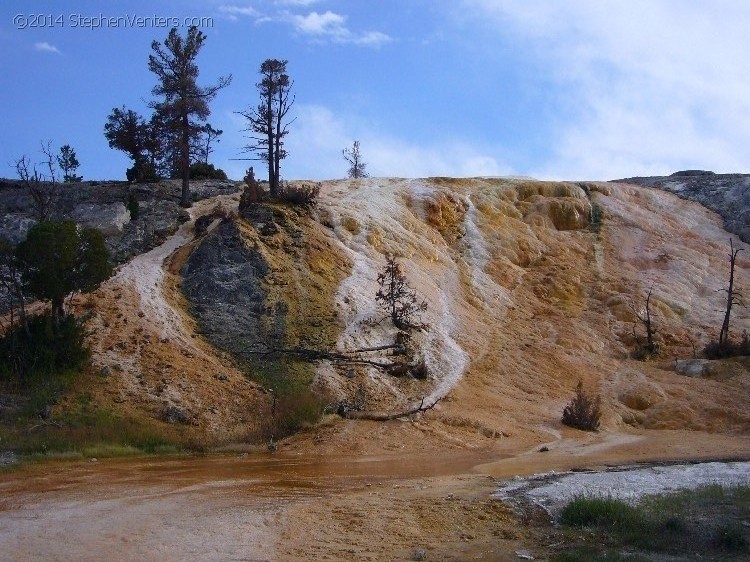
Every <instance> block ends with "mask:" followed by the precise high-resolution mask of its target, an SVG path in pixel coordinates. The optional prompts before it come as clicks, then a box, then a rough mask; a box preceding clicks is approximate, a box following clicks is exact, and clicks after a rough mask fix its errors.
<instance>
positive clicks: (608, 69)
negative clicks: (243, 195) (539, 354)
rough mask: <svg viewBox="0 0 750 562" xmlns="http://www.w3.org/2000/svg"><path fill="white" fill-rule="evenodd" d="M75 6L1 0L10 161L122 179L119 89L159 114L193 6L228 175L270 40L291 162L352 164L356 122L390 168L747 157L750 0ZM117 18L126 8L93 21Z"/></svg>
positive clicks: (658, 164) (234, 171)
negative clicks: (283, 96)
mask: <svg viewBox="0 0 750 562" xmlns="http://www.w3.org/2000/svg"><path fill="white" fill-rule="evenodd" d="M59 4H60V3H59V2H53V1H49V2H41V1H39V2H29V1H25V2H21V1H8V0H6V1H5V2H3V3H2V7H0V72H2V76H3V81H2V88H0V123H2V128H3V134H2V137H0V176H6V177H12V176H13V173H14V171H13V168H12V167H11V164H12V162H13V161H14V160H16V159H17V158H19V157H20V156H21V155H24V154H25V155H28V156H29V157H31V158H32V159H38V158H39V157H40V154H39V143H40V141H43V140H45V141H46V140H50V141H52V143H53V146H56V147H59V146H60V145H62V144H65V143H69V144H71V145H72V146H73V147H74V148H75V149H76V151H77V154H78V157H79V160H80V161H81V168H80V170H79V172H80V173H82V174H83V176H84V177H85V178H86V179H121V178H123V177H124V171H125V168H126V167H127V166H128V160H127V158H126V157H125V156H124V155H123V154H121V153H119V152H117V151H113V150H111V149H110V148H109V147H108V146H107V142H106V140H105V138H104V136H103V126H104V122H105V120H106V117H107V115H108V114H109V113H110V112H111V110H112V108H113V107H118V106H121V105H123V104H125V105H127V106H128V107H130V108H132V109H136V110H138V111H141V112H143V113H146V112H147V111H148V109H147V103H148V101H149V100H150V99H151V93H150V92H151V88H152V87H153V85H154V76H153V75H152V74H151V73H150V72H149V70H148V67H147V60H148V55H149V52H150V44H151V41H152V40H154V39H156V40H160V41H161V40H163V39H164V38H165V37H166V35H167V33H168V31H169V27H171V21H173V19H174V20H175V21H177V22H178V23H180V24H183V23H184V21H185V18H186V17H196V18H204V25H203V26H201V29H202V31H203V32H204V33H206V35H207V37H208V38H207V40H206V43H205V46H204V48H203V50H202V52H201V54H200V56H199V59H198V63H199V66H200V69H201V76H200V81H201V82H202V83H203V84H209V83H211V82H213V81H214V80H215V79H216V78H217V77H218V76H220V75H225V74H230V73H231V74H232V75H233V82H232V85H231V86H230V87H229V88H227V89H225V90H223V91H221V92H220V93H219V95H218V96H217V98H216V100H215V101H214V102H213V104H212V115H211V117H210V119H209V121H210V122H211V123H212V124H213V125H214V126H215V127H217V128H220V129H223V130H224V135H223V137H222V140H221V143H220V145H219V146H218V148H217V151H216V153H215V155H214V156H213V160H214V162H215V163H216V164H217V165H219V166H220V167H222V168H224V169H225V170H226V171H227V172H228V173H229V175H230V176H231V177H235V178H239V177H241V175H242V172H243V170H244V169H245V167H246V166H247V165H248V163H246V162H238V161H235V160H232V159H233V158H237V157H241V153H240V150H241V147H242V146H243V144H244V143H245V141H244V139H243V133H242V132H241V129H242V128H243V126H244V125H243V123H242V120H241V118H239V117H238V116H237V115H236V114H235V113H234V112H235V111H237V110H241V109H243V108H246V107H248V106H250V105H254V104H256V103H257V91H256V89H255V86H254V85H255V83H256V82H257V76H258V75H257V70H258V67H259V66H260V63H261V62H262V61H263V60H264V59H266V58H270V57H273V58H283V59H288V61H289V64H288V70H289V73H290V75H291V77H292V78H293V79H294V81H295V85H294V92H295V93H296V97H297V101H296V104H295V106H294V109H293V114H294V116H295V117H296V121H295V122H294V124H293V125H292V127H291V130H292V133H291V134H290V136H289V138H288V145H287V146H288V149H289V157H288V158H287V160H286V161H285V162H284V164H283V166H282V175H283V176H284V177H285V178H287V179H297V178H314V179H327V178H337V177H342V176H344V175H345V172H346V163H345V162H344V160H343V159H342V157H341V150H342V149H343V148H344V147H346V146H349V145H351V142H352V141H353V140H354V139H358V140H360V142H361V146H362V152H363V155H364V157H365V160H366V161H367V162H368V164H369V171H370V172H371V174H372V175H378V176H405V177H421V176H430V175H447V176H475V175H524V176H534V177H538V178H551V179H571V180H572V179H602V180H606V179H614V178H618V177H625V176H633V175H648V174H669V173H671V172H674V171H676V170H679V169H685V168H701V169H710V170H714V171H717V172H743V171H744V172H747V171H748V165H747V164H748V162H749V161H750V56H749V55H750V34H749V33H748V32H747V30H748V29H750V3H745V2H738V1H736V0H731V1H723V0H721V1H705V0H704V1H699V0H680V1H670V0H625V1H620V0H610V1H602V0H569V1H562V0H561V1H552V0H550V1H541V0H454V1H452V2H434V1H433V2H430V1H425V0H401V1H392V0H381V1H372V0H371V1H367V0H362V1H343V0H266V1H259V0H234V1H233V0H216V1H214V0H203V1H197V0H195V1H192V0H186V1H182V2H166V1H160V0H154V1H152V2H151V3H149V4H148V7H147V8H146V7H144V5H143V3H141V2H126V1H122V2H117V1H111V2H107V3H102V2H93V1H92V2H87V1H78V2H75V1H70V2H66V3H65V6H66V7H65V8H60V7H59ZM34 14H44V15H46V16H47V18H41V20H40V19H39V18H37V19H36V20H35V19H34V18H33V16H32V15H34ZM101 16H104V17H107V18H121V20H120V22H119V23H118V22H115V23H114V24H111V25H106V23H105V22H102V24H101V25H102V26H101V27H99V28H92V24H93V23H97V21H96V20H97V18H99V17H101ZM133 16H140V17H141V18H144V19H145V20H146V21H145V22H134V21H132V18H133ZM154 16H156V17H160V18H164V19H168V20H169V21H167V22H153V18H154ZM84 18H89V21H87V20H85V19H84ZM91 18H93V21H91ZM127 18H130V19H131V21H130V22H129V24H126V23H122V21H123V20H125V19H127ZM45 19H51V24H47V25H42V26H36V27H26V28H25V29H21V27H23V26H24V25H23V24H24V23H25V24H27V25H28V24H32V23H36V24H39V23H44V21H45ZM183 31H184V28H183ZM256 166H257V165H256Z"/></svg>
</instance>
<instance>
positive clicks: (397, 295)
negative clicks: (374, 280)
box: [375, 256, 427, 330]
mask: <svg viewBox="0 0 750 562" xmlns="http://www.w3.org/2000/svg"><path fill="white" fill-rule="evenodd" d="M378 285H379V286H380V289H378V292H377V293H376V294H375V301H376V302H378V303H380V305H381V306H382V307H383V308H385V309H386V310H387V311H388V314H389V316H390V317H391V320H392V321H393V324H394V325H395V326H396V327H397V328H399V329H401V330H408V329H411V328H421V327H422V326H423V324H422V322H421V320H420V313H422V312H424V311H425V310H427V302H426V301H424V300H422V301H421V302H420V301H419V299H418V298H417V292H416V291H415V290H414V289H412V288H411V287H410V286H409V283H408V282H407V280H406V275H404V272H403V270H402V269H401V265H400V264H399V263H398V262H397V261H396V258H395V257H393V256H388V261H387V263H386V266H385V269H383V271H382V272H381V273H380V275H378Z"/></svg>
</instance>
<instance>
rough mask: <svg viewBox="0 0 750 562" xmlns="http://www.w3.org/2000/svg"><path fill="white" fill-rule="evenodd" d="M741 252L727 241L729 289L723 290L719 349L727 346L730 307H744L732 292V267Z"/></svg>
mask: <svg viewBox="0 0 750 562" xmlns="http://www.w3.org/2000/svg"><path fill="white" fill-rule="evenodd" d="M741 251H742V248H737V249H736V250H735V249H734V244H733V242H732V239H731V238H730V239H729V287H728V288H727V289H725V292H726V293H727V304H726V311H725V312H724V322H723V323H722V324H721V331H719V348H720V349H723V348H725V347H727V345H728V344H729V316H730V314H731V313H732V306H733V305H735V304H737V305H739V306H742V307H744V306H745V305H744V303H743V302H742V295H740V294H739V293H738V292H737V291H735V290H734V265H735V262H736V260H737V254H739V253H740V252H741Z"/></svg>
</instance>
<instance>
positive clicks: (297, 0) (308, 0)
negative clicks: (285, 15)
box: [276, 0, 318, 6]
mask: <svg viewBox="0 0 750 562" xmlns="http://www.w3.org/2000/svg"><path fill="white" fill-rule="evenodd" d="M317 2H318V0H276V4H279V5H280V6H312V5H313V4H315V3H317Z"/></svg>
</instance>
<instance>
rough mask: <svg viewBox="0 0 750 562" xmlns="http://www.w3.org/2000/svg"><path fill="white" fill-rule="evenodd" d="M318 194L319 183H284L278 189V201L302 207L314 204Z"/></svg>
mask: <svg viewBox="0 0 750 562" xmlns="http://www.w3.org/2000/svg"><path fill="white" fill-rule="evenodd" d="M318 195H320V183H302V184H297V185H290V184H288V183H284V184H282V185H281V186H280V189H279V201H282V202H284V203H288V204H290V205H299V206H302V207H311V206H313V205H315V204H316V203H317V201H316V200H317V198H318Z"/></svg>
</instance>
